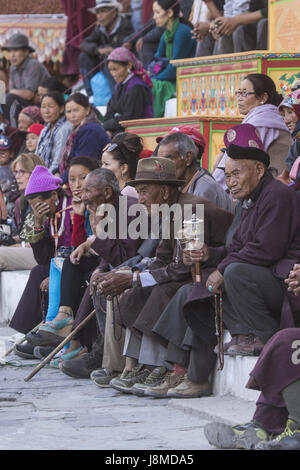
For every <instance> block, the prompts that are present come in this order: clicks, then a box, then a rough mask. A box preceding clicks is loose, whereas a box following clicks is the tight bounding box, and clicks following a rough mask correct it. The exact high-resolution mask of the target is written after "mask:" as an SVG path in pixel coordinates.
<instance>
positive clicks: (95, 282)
mask: <svg viewBox="0 0 300 470" xmlns="http://www.w3.org/2000/svg"><path fill="white" fill-rule="evenodd" d="M108 274H110V273H107V272H102V271H99V270H98V269H96V271H94V272H93V274H92V275H91V278H90V295H91V297H92V296H93V295H94V294H100V291H99V286H100V284H101V282H102V281H103V280H104V279H105V278H106V276H108Z"/></svg>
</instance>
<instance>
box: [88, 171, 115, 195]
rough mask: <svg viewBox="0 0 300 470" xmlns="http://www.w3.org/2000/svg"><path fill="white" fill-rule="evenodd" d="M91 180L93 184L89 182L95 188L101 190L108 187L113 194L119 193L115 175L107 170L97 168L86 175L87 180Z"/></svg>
mask: <svg viewBox="0 0 300 470" xmlns="http://www.w3.org/2000/svg"><path fill="white" fill-rule="evenodd" d="M91 178H92V179H93V182H92V183H91V181H89V182H90V183H91V184H92V185H93V186H97V187H98V188H99V189H102V188H103V187H104V186H110V187H111V188H112V190H113V193H114V194H119V193H120V185H119V181H118V178H117V177H116V176H115V174H114V173H113V172H112V171H111V170H108V169H107V168H97V169H96V170H94V171H91V173H89V174H88V179H89V180H91Z"/></svg>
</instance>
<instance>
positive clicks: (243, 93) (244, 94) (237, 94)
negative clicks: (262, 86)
mask: <svg viewBox="0 0 300 470" xmlns="http://www.w3.org/2000/svg"><path fill="white" fill-rule="evenodd" d="M234 94H235V96H236V97H237V98H239V97H240V96H242V97H243V98H247V96H248V95H256V93H255V92H254V91H246V90H243V91H235V92H234Z"/></svg>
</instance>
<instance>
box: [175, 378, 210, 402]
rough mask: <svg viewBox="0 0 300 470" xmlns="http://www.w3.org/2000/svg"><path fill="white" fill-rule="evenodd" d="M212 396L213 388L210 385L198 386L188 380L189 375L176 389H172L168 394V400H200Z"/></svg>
mask: <svg viewBox="0 0 300 470" xmlns="http://www.w3.org/2000/svg"><path fill="white" fill-rule="evenodd" d="M209 395H211V386H210V384H209V383H205V384H197V383H194V382H191V380H189V379H188V376H187V374H186V375H185V376H184V380H183V382H181V384H179V385H177V387H175V388H170V389H169V390H168V392H167V398H200V397H207V396H209Z"/></svg>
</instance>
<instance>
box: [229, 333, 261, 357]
mask: <svg viewBox="0 0 300 470" xmlns="http://www.w3.org/2000/svg"><path fill="white" fill-rule="evenodd" d="M237 336H238V338H237V341H236V344H231V345H230V346H229V347H228V349H227V350H226V351H224V354H226V355H228V356H259V355H260V353H261V351H262V350H263V348H264V343H263V342H262V341H261V340H260V339H259V338H258V336H255V335H237Z"/></svg>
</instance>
